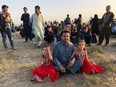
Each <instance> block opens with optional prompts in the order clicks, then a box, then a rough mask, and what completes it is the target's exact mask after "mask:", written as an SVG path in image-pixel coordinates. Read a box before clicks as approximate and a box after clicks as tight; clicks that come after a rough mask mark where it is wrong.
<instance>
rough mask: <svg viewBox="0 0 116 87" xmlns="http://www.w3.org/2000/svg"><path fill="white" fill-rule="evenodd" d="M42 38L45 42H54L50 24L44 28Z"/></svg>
mask: <svg viewBox="0 0 116 87" xmlns="http://www.w3.org/2000/svg"><path fill="white" fill-rule="evenodd" d="M44 36H45V37H44V40H45V41H46V42H47V43H51V42H54V32H53V30H52V27H51V26H47V28H46V30H45V34H44Z"/></svg>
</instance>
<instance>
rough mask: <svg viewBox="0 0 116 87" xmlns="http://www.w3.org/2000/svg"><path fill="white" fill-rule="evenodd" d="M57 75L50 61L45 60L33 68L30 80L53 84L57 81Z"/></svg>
mask: <svg viewBox="0 0 116 87" xmlns="http://www.w3.org/2000/svg"><path fill="white" fill-rule="evenodd" d="M58 77H59V73H58V72H57V71H56V70H55V69H54V64H53V63H52V61H50V60H48V59H45V62H44V64H42V65H41V66H40V67H38V68H35V69H34V70H33V72H32V78H34V80H36V81H38V82H45V81H47V80H48V81H51V82H54V81H56V80H57V79H58Z"/></svg>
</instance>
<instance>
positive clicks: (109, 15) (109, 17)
mask: <svg viewBox="0 0 116 87" xmlns="http://www.w3.org/2000/svg"><path fill="white" fill-rule="evenodd" d="M110 9H111V6H110V5H107V6H106V13H105V14H104V15H103V17H102V25H101V29H100V34H99V43H98V44H97V45H101V44H102V42H103V40H104V37H105V39H106V43H105V46H107V45H108V44H109V37H110V33H111V23H112V21H113V18H114V14H113V12H111V11H110Z"/></svg>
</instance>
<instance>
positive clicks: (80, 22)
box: [76, 14, 82, 32]
mask: <svg viewBox="0 0 116 87" xmlns="http://www.w3.org/2000/svg"><path fill="white" fill-rule="evenodd" d="M76 23H77V29H78V31H79V32H80V31H81V29H82V15H81V14H79V17H78V19H77V21H76Z"/></svg>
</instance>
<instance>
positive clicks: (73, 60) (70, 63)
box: [67, 58, 75, 68]
mask: <svg viewBox="0 0 116 87" xmlns="http://www.w3.org/2000/svg"><path fill="white" fill-rule="evenodd" d="M74 63H75V59H74V58H73V59H72V60H69V63H68V65H67V68H70V67H72V66H73V65H74Z"/></svg>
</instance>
